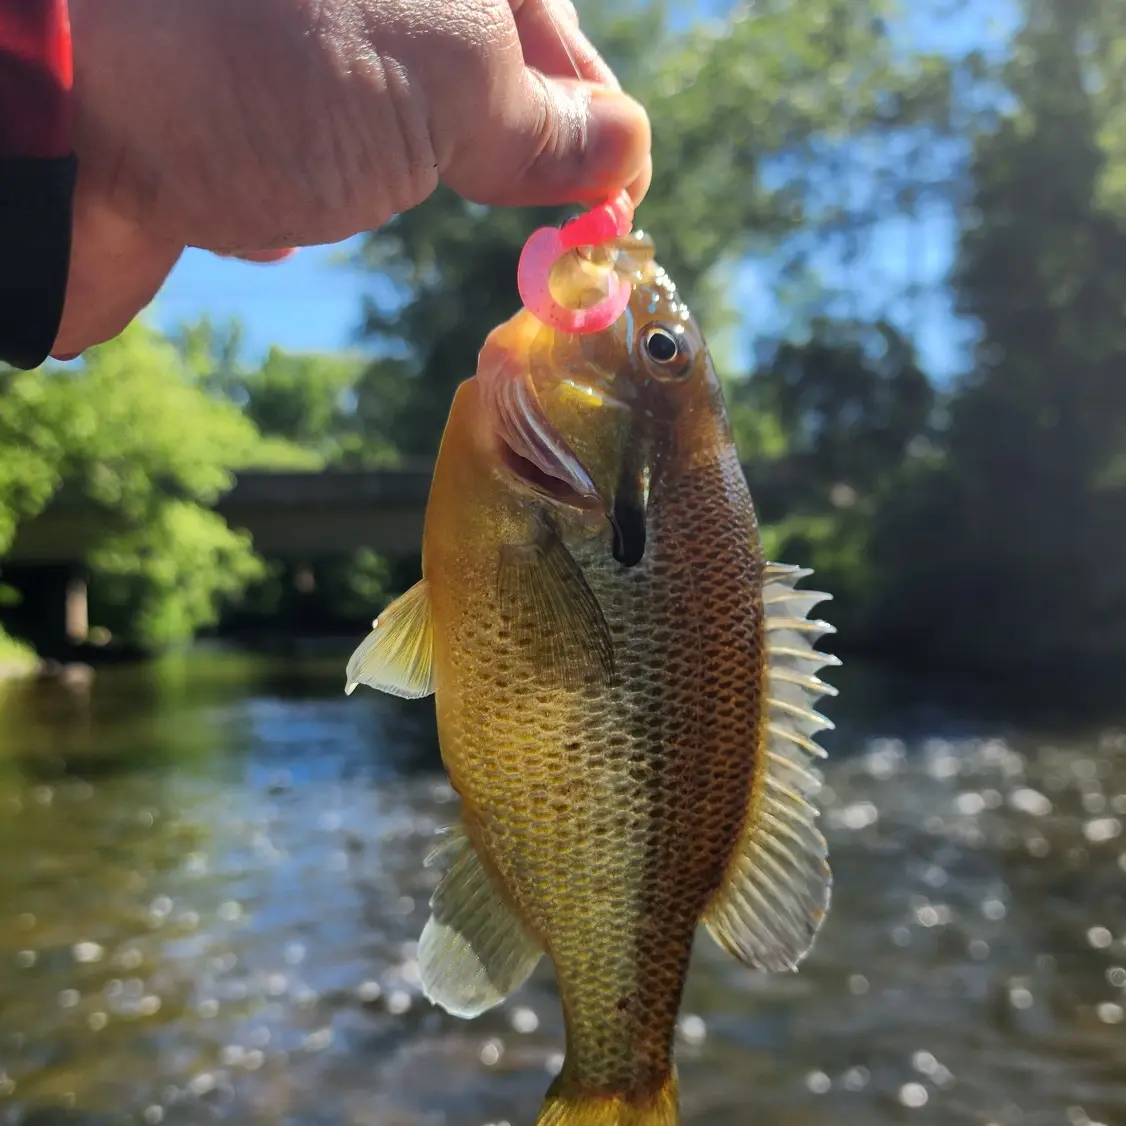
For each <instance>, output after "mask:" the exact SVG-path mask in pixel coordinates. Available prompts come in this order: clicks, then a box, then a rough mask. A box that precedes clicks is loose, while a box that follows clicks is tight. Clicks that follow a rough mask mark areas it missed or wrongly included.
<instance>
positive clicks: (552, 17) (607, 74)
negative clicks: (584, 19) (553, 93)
mask: <svg viewBox="0 0 1126 1126" xmlns="http://www.w3.org/2000/svg"><path fill="white" fill-rule="evenodd" d="M509 3H510V4H511V6H512V18H513V19H514V20H515V22H516V33H517V35H518V36H519V37H520V46H521V47H522V48H523V52H524V62H525V64H526V65H527V66H530V67H533V68H534V69H535V70H538V71H540V73H541V74H546V75H549V76H550V77H552V78H572V77H574V78H582V79H585V80H586V81H587V82H595V83H597V84H598V85H600V86H609V87H610V89H612V90H620V89H621V84H620V83H619V82H618V79H617V76H616V75H615V74H614V72H613V71H612V70H611V69H610V67H609V66H608V65H607V64H606V61H605V60H604V59H603V58H602V56H601V55H600V54H599V53H598V51H597V50H596V49H595V47H594V44H593V43H591V41H590V40H589V39H588V38H587V37H586V36H585V35H584V34H583V32H582V29H581V28H580V27H579V17H578V14H577V13H576V11H575V6H574V4H572V3H571V0H509Z"/></svg>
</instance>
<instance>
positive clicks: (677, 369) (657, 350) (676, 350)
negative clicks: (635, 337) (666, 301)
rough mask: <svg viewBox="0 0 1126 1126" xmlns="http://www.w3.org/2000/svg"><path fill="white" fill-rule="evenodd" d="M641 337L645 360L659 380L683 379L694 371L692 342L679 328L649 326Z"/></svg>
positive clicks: (642, 332)
mask: <svg viewBox="0 0 1126 1126" xmlns="http://www.w3.org/2000/svg"><path fill="white" fill-rule="evenodd" d="M639 335H640V343H641V349H642V352H643V354H644V355H643V359H644V360H645V363H646V366H647V367H648V368H649V371H650V374H651V375H653V376H655V377H656V378H657V379H683V378H684V377H685V376H686V375H687V374H688V373H689V372H690V371H691V370H692V358H693V356H692V353H693V349H692V346H691V342H690V341H689V340H688V339H687V338H686V337H685V335H684V332H683V330H682V329H681V328H680V327H679V326H678V327H675V328H673V327H670V326H668V325H662V324H649V325H646V326H645V327H644V328H643V329H642V330H641V333H640V334H639Z"/></svg>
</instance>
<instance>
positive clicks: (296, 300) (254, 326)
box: [149, 0, 1016, 379]
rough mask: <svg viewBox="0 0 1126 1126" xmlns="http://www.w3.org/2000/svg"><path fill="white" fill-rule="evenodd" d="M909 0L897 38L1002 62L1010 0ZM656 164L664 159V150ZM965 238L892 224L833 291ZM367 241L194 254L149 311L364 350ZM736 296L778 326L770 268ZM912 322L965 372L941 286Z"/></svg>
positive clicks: (947, 250) (293, 343) (829, 270)
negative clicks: (259, 261) (261, 258)
mask: <svg viewBox="0 0 1126 1126" xmlns="http://www.w3.org/2000/svg"><path fill="white" fill-rule="evenodd" d="M905 2H906V6H905V9H904V10H905V11H906V13H907V15H906V16H905V17H904V18H903V19H901V20H900V21H899V24H898V26H897V29H896V33H897V37H898V39H899V41H900V42H901V43H902V44H903V45H904V47H905V48H908V49H910V48H912V47H922V48H924V49H929V50H940V51H949V52H952V53H960V52H962V51H964V50H966V49H967V48H971V47H976V48H978V49H981V50H984V51H985V52H986V53H988V54H989V55H991V56H993V57H996V56H997V55H998V54H999V53H1002V52H1003V51H1004V50H1005V48H1006V46H1007V44H1008V42H1009V41H1010V38H1011V35H1012V32H1013V30H1014V29H1015V26H1016V18H1015V15H1014V12H1013V6H1012V3H1011V0H964V2H961V3H958V2H957V0H955V2H954V3H950V2H949V0H937V2H929V0H905ZM656 157H657V159H660V154H659V153H657V154H656ZM955 233H956V229H955V225H954V221H953V217H952V216H951V215H949V214H948V213H944V212H942V211H934V212H932V213H930V214H928V215H925V216H923V217H922V218H921V219H920V220H918V221H915V222H912V221H908V220H905V219H891V220H888V221H887V222H886V223H884V224H883V225H882V226H881V228H880V229H879V230H878V231H877V232H876V233H875V236H874V238H873V240H872V244H871V248H870V252H869V253H868V254H867V255H866V256H865V258H864V260H863V261H861V262H860V263H858V264H855V265H854V266H852V267H851V268H850V269H849V270H848V271H847V272H844V271H843V270H842V269H841V268H840V266H839V265H838V264H836V263H834V262H833V261H832V260H831V259H830V258H828V257H827V258H826V259H825V261H824V263H823V270H824V275H825V277H826V280H827V281H828V282H829V283H830V284H833V285H837V284H840V283H845V284H847V286H848V287H849V288H850V290H851V291H852V292H853V294H854V295H857V296H859V298H860V299H861V301H860V303H861V305H865V304H868V305H871V306H872V307H875V306H878V305H879V304H880V303H881V302H882V300H883V299H884V295H886V294H887V293H890V292H894V291H895V289H896V287H901V286H902V285H903V283H905V282H910V281H914V282H916V283H919V282H926V281H931V282H936V283H941V280H942V278H943V277H944V276H945V273H946V271H947V270H948V269H949V266H950V263H951V260H952V255H953V250H954V237H955ZM358 242H359V239H358V238H357V239H355V240H350V241H349V242H346V243H342V244H339V245H336V246H332V247H312V248H307V249H304V250H302V251H300V252H299V253H298V254H297V255H296V256H295V257H294V258H292V259H290V260H289V261H287V262H283V263H280V264H277V265H271V266H260V265H251V264H247V263H241V262H236V261H231V260H229V259H223V258H216V257H214V256H212V255H210V254H207V253H205V252H203V251H199V250H188V251H187V252H185V254H184V256H183V258H182V259H181V261H180V263H179V264H178V265H177V267H176V269H175V270H174V271H173V272H172V275H171V276H170V277H169V279H168V281H167V283H166V284H165V286H164V288H163V289H162V291H161V292H160V294H159V295H158V297H157V299H156V301H155V302H154V303H153V305H152V307H151V308H150V311H149V319H150V320H151V321H152V322H153V323H155V324H156V325H157V326H159V327H160V328H163V329H168V328H173V327H175V326H176V325H177V324H179V323H181V322H183V321H190V320H194V319H197V318H199V317H200V316H203V315H204V314H207V315H210V316H211V317H212V318H214V319H218V320H225V319H228V318H232V317H234V318H238V319H239V320H240V321H242V322H243V325H244V329H245V338H246V351H247V356H248V358H253V357H255V356H257V355H260V354H261V353H263V352H264V351H265V350H266V349H267V348H268V347H269V346H270V345H271V344H277V345H279V346H281V347H283V348H286V349H290V350H294V351H332V350H336V349H342V348H352V347H355V346H357V340H356V337H355V332H356V328H357V324H358V321H359V316H360V304H361V298H362V295H363V293H364V292H365V290H367V289H369V288H370V286H371V278H370V276H366V275H364V274H363V273H361V272H358V271H355V270H353V269H352V268H350V267H349V266H348V265H347V264H346V258H347V256H348V253H349V251H350V250H352V249H354V247H355V246H356V245H357V244H358ZM865 298H867V299H868V300H864V299H865ZM734 299H735V301H737V302H738V303H739V305H740V306H741V307H743V308H745V309H746V310H747V313H748V316H747V320H748V324H749V325H750V326H754V325H756V324H758V325H762V326H766V325H769V324H771V322H772V321H776V319H777V316H778V310H777V306H776V304H775V301H774V294H773V288H772V281H771V278H770V276H769V273H768V271H767V270H766V269H765V268H764V267H756V266H748V267H746V268H745V269H743V270H742V271H740V274H739V278H738V282H737V288H736V293H735V295H734ZM903 327H905V328H907V329H908V330H909V331H910V332H911V333H912V335H913V336H914V338H915V340H916V343H917V345H918V347H919V349H920V352H921V354H922V357H923V360H924V364H925V366H926V367H927V368H928V369H929V370H931V371H932V373H933V374H934V375H936V376H937V377H938V378H940V379H942V378H944V377H946V376H948V375H950V374H952V373H954V372H956V371H957V370H958V369H959V368H960V367H961V366H962V365H963V361H964V357H965V354H966V353H965V348H966V345H967V344H968V343H969V342H970V341H971V340H972V326H968V325H966V324H964V323H960V322H959V321H958V320H957V318H956V317H955V316H954V313H953V311H952V309H951V307H950V301H949V295H948V294H945V293H943V292H942V290H941V286H940V285H939V287H938V288H937V290H936V291H935V292H934V294H933V296H931V297H928V298H927V299H926V301H925V302H923V303H922V304H921V305H917V306H915V308H914V310H913V314H912V317H911V320H910V322H909V323H907V322H905V323H904V326H903ZM749 343H750V341H748V345H749Z"/></svg>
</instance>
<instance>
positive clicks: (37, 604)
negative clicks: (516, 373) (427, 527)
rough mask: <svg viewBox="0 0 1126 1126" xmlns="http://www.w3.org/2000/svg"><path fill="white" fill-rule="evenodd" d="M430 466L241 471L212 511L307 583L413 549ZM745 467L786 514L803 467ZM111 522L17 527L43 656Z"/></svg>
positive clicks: (71, 635) (55, 640)
mask: <svg viewBox="0 0 1126 1126" xmlns="http://www.w3.org/2000/svg"><path fill="white" fill-rule="evenodd" d="M432 471H433V464H432V463H430V462H426V463H421V464H415V465H407V466H402V467H399V468H395V469H361V470H327V471H324V472H318V473H308V472H304V473H291V472H286V473H273V472H266V471H253V472H244V473H240V474H238V475H237V477H236V480H235V484H234V486H233V488H232V489H231V490H230V491H229V492H228V493H227V494H226V495H225V496H223V497H222V498H221V499H220V500H219V502H218V503H217V504H216V506H215V510H216V511H217V512H218V513H219V514H220V515H221V516H222V517H223V518H224V519H225V520H226V521H227V523H228V524H229V525H230V526H231V527H234V528H242V529H245V530H246V531H248V532H249V533H250V534H251V536H252V538H253V540H254V546H255V548H256V549H257V550H258V551H259V552H261V553H262V554H263V555H265V556H268V557H270V558H274V559H283V560H287V561H290V562H293V563H296V564H298V565H300V566H301V567H302V570H303V571H304V573H306V574H307V575H308V576H309V580H310V581H313V580H312V574H313V572H312V570H311V568H312V566H313V565H314V564H315V563H316V562H317V561H318V560H324V559H329V558H333V557H337V558H338V557H340V556H342V555H345V554H347V553H349V552H351V551H354V550H356V549H358V548H361V547H367V548H370V549H371V550H373V551H376V552H378V553H379V554H381V555H386V556H391V557H400V558H401V557H403V556H409V555H411V554H414V553H416V552H418V551H419V550H420V549H421V546H422V524H423V517H424V514H425V510H426V500H427V496H428V495H429V491H430V478H431V474H432ZM744 472H745V473H746V474H747V477H748V480H749V481H750V482H751V491H752V493H753V495H754V498H755V503H756V505H757V507H758V510H759V512H760V515H761V516H762V517H763V518H764V519H766V520H772V519H777V518H778V517H779V516H782V515H784V514H785V513H786V511H787V510H788V509H789V508H790V503H789V498H791V497H793V496H794V495H795V492H796V490H795V484H796V483H797V481H798V479H799V478H800V472H798V473H796V472H795V467H794V466H793V465H791V464H788V463H785V462H770V463H763V464H757V465H745V466H744ZM113 520H114V516H113V514H112V513H111V512H109V511H108V510H106V509H104V508H101V507H99V506H98V505H97V504H95V503H94V502H93V501H91V500H90V499H89V498H87V497H84V496H82V495H75V494H73V493H68V492H66V491H65V490H64V491H62V492H60V493H59V495H58V496H56V498H55V499H54V500H53V501H52V502H51V504H50V505H49V506H48V507H47V508H46V509H45V510H44V511H43V512H42V513H41V514H40V515H39V516H38V517H37V518H36V519H35V520H32V521H29V522H28V523H27V524H26V525H24V526H23V527H22V528H21V529H20V532H19V534H18V536H17V538H16V541H15V543H14V544H13V545H12V549H11V551H9V552H8V554H7V555H6V556H5V557H4V558H3V559H2V560H0V567H2V569H3V571H5V572H6V573H7V577H8V578H10V579H11V580H12V581H13V582H18V585H20V586H21V587H22V589H23V591H24V595H25V598H24V603H23V605H22V607H21V608H20V613H21V614H22V615H25V616H26V618H27V619H28V620H30V621H34V622H35V623H37V625H38V627H39V628H40V629H41V631H42V633H43V640H42V641H40V642H39V644H40V648H41V649H42V650H43V651H44V652H46V653H47V655H57V654H61V653H63V652H65V651H67V650H68V649H69V647H70V646H73V645H75V644H78V643H81V642H82V641H84V640H85V639H86V638H87V636H88V621H87V588H86V578H85V569H84V566H83V561H84V559H85V558H86V555H87V552H88V551H89V550H90V548H91V547H93V546H94V544H95V543H96V542H97V540H98V538H99V537H100V536H102V535H104V534H105V532H106V529H107V527H109V526H112V522H113ZM20 578H22V580H23V581H18V579H20Z"/></svg>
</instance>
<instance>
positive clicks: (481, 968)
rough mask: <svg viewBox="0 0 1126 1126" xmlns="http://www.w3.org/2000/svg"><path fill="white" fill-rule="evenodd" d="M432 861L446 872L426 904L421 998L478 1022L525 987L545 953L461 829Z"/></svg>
mask: <svg viewBox="0 0 1126 1126" xmlns="http://www.w3.org/2000/svg"><path fill="white" fill-rule="evenodd" d="M437 856H446V857H448V858H449V860H450V864H449V868H448V869H447V871H446V874H445V875H444V876H443V877H442V880H441V882H440V883H439V884H438V887H437V889H436V890H435V892H434V895H433V897H432V898H431V900H430V909H431V915H430V918H429V920H428V921H427V923H426V926H425V927H424V928H423V931H422V938H421V939H420V940H419V944H418V968H419V973H420V975H421V978H422V991H423V993H425V994H426V996H427V997H428V998H429V999H430V1000H431V1001H433V1002H434V1004H435V1005H440V1006H441V1007H442V1008H443V1009H445V1010H446V1012H448V1013H451V1014H453V1015H454V1016H458V1017H476V1016H480V1015H481V1013H483V1012H485V1011H486V1010H488V1009H491V1008H492V1007H493V1006H494V1005H499V1004H500V1002H501V1001H503V1000H504V999H505V997H507V996H508V995H509V994H510V993H512V992H513V991H514V990H516V989H518V988H519V987H520V986H521V985H523V983H524V982H525V981H526V980H527V979H528V977H529V975H530V974H531V972H532V971H533V970H534V969H535V968H536V964H537V963H538V962H539V960H540V958H541V956H542V954H543V951H542V950H541V949H540V947H539V945H538V944H537V942H536V941H535V939H533V938H532V937H531V936H530V935H529V934H528V933H527V932H526V931H525V930H524V927H523V926H522V924H521V923H520V920H519V919H518V918H517V917H516V915H515V914H514V913H513V911H512V909H511V908H510V907H509V906H508V904H507V903H506V902H505V900H504V899H503V897H502V896H501V894H500V893H499V892H498V890H497V889H496V887H495V886H494V884H493V881H492V878H491V877H490V876H489V873H488V872H487V871H486V870H485V867H484V865H483V864H482V863H481V859H480V857H479V856H478V855H477V852H476V850H475V849H474V847H473V845H472V843H471V842H470V840H469V838H468V837H466V835H465V832H464V831H463V830H462V829H461V828H455V829H454V830H452V831H451V834H450V838H449V840H448V841H447V842H446V843H445V844H444V845H443V846H442V847H441V848H440V849H438V850H436V851H435V853H434V854H433V855H432V857H431V859H433V858H435V857H437ZM427 863H430V861H429V860H428V861H427Z"/></svg>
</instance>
